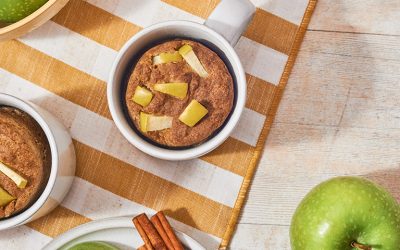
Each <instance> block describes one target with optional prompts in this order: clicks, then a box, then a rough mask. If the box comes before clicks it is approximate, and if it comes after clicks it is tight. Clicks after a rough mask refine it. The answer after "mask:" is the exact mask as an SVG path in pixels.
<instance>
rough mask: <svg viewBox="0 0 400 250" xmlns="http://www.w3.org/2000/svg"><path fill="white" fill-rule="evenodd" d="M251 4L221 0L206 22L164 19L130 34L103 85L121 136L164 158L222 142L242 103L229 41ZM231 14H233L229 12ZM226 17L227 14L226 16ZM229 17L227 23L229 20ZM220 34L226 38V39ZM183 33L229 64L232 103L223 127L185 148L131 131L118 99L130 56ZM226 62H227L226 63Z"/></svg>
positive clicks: (240, 78)
mask: <svg viewBox="0 0 400 250" xmlns="http://www.w3.org/2000/svg"><path fill="white" fill-rule="evenodd" d="M254 11H255V8H254V6H253V5H252V4H251V3H250V2H249V1H248V0H223V1H222V2H221V3H220V4H219V5H218V6H217V8H216V10H214V12H213V14H211V18H212V19H210V20H208V21H206V25H210V26H212V27H213V28H214V29H215V30H217V31H218V32H220V33H221V34H222V35H221V34H219V33H217V32H216V31H215V30H213V29H211V28H209V27H207V26H206V25H202V24H197V23H193V22H188V21H168V22H162V23H159V24H155V25H152V26H150V27H148V28H145V29H143V30H142V31H140V32H138V33H137V34H136V35H135V36H133V37H132V38H131V39H130V40H129V41H128V42H127V43H126V44H125V45H124V46H123V48H122V49H121V50H120V51H119V53H118V56H117V58H116V60H115V62H114V65H113V67H112V70H111V73H110V78H109V80H108V86H107V99H108V105H109V109H110V112H111V115H112V117H113V120H114V122H115V124H116V126H117V127H118V129H119V130H120V131H121V133H122V134H123V136H124V137H125V138H126V139H127V140H128V141H129V142H130V143H132V144H133V145H134V146H135V147H137V148H138V149H140V150H141V151H143V152H145V153H147V154H149V155H152V156H154V157H157V158H161V159H165V160H187V159H192V158H196V157H199V156H201V155H204V154H206V153H208V152H210V151H211V150H213V149H215V148H216V147H218V146H219V145H220V144H221V143H223V142H224V141H225V140H226V139H227V138H228V136H229V135H230V134H231V132H232V131H233V130H234V128H235V126H236V124H237V123H238V121H239V118H240V116H241V114H242V111H243V109H244V106H245V103H246V75H245V72H244V69H243V66H242V64H241V62H240V60H239V57H238V56H237V54H236V52H235V51H234V49H233V47H232V45H234V44H235V43H236V42H237V39H238V38H239V37H240V34H242V33H243V31H244V29H245V28H246V26H247V24H248V22H249V21H250V20H251V17H252V15H253V14H254ZM232 13H234V14H235V16H233V15H232ZM228 17H229V18H228ZM229 20H231V24H229V22H227V21H229ZM223 36H225V37H226V38H228V39H229V41H228V40H226V39H225V38H224V37H223ZM176 37H184V38H189V39H194V40H197V41H200V42H203V43H205V44H208V45H211V46H213V47H214V50H218V51H217V52H219V55H220V56H223V57H225V58H224V59H225V62H226V63H227V64H228V65H227V66H228V68H230V71H231V74H232V76H233V78H234V79H235V81H234V84H235V90H236V96H235V103H234V108H233V110H232V112H231V115H230V117H229V118H228V121H227V122H226V123H225V125H224V127H223V128H222V129H221V130H220V131H219V132H218V133H217V134H216V135H214V136H213V137H212V138H210V139H209V140H207V141H206V142H204V143H202V144H200V145H198V146H194V147H191V148H187V149H168V148H162V147H159V146H156V145H154V144H152V143H150V142H148V141H146V140H144V139H143V138H142V137H141V136H140V135H138V134H137V132H135V131H134V130H133V129H132V128H131V126H130V124H129V123H128V121H127V118H126V116H125V114H124V107H123V105H124V104H123V103H122V99H123V98H124V97H123V94H121V93H122V92H123V90H122V89H123V87H124V84H125V83H124V76H125V74H126V71H127V69H129V67H130V66H131V63H132V62H131V61H132V59H133V58H135V57H137V56H139V55H140V53H142V50H143V49H145V48H147V47H148V46H149V44H154V43H156V42H157V41H162V40H168V39H173V38H176ZM229 64H230V65H229Z"/></svg>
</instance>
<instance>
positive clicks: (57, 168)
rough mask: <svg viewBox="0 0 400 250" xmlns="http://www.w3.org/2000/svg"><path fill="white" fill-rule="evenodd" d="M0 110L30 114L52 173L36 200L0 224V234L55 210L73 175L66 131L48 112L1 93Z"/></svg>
mask: <svg viewBox="0 0 400 250" xmlns="http://www.w3.org/2000/svg"><path fill="white" fill-rule="evenodd" d="M0 106H10V107H14V108H17V109H20V110H22V111H24V112H26V113H27V114H29V115H30V116H31V117H32V118H33V119H35V120H36V122H37V123H38V124H39V125H40V127H41V128H42V129H43V131H44V133H45V135H46V137H47V140H48V142H49V145H50V151H51V169H50V176H49V180H48V181H47V184H46V186H45V188H44V190H43V192H42V193H41V195H40V196H39V198H38V199H37V200H36V201H35V202H34V203H33V204H32V205H31V206H30V207H28V208H27V209H25V210H24V211H23V212H21V213H19V214H17V215H15V216H11V217H9V218H4V219H1V220H0V230H3V229H8V228H12V227H15V226H19V225H23V224H25V223H27V222H29V221H32V220H35V219H38V218H40V217H42V216H44V215H46V214H47V213H49V212H50V211H52V210H53V209H54V208H55V207H56V206H58V205H59V204H60V203H61V201H62V200H63V199H64V197H65V195H66V194H67V193H68V191H69V189H70V187H71V184H72V181H73V179H74V175H75V165H76V158H75V150H74V145H73V143H72V140H71V136H70V135H69V133H68V132H67V130H66V129H65V127H64V126H63V125H62V124H61V123H60V122H59V121H58V120H57V119H56V118H55V117H54V116H53V115H51V114H50V113H49V112H47V111H46V110H44V109H42V108H40V107H38V106H36V105H35V104H33V103H30V102H26V101H23V100H21V99H19V98H17V97H14V96H11V95H7V94H2V93H0Z"/></svg>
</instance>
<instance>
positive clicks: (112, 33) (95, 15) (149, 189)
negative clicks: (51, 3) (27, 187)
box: [0, 0, 316, 249]
mask: <svg viewBox="0 0 400 250" xmlns="http://www.w3.org/2000/svg"><path fill="white" fill-rule="evenodd" d="M252 1H253V3H254V4H255V5H256V6H257V12H256V14H255V17H254V19H253V21H252V22H251V24H250V25H249V27H248V29H247V31H246V32H245V34H244V35H243V36H242V37H241V38H240V40H239V43H238V44H237V45H236V47H235V49H236V51H237V53H238V54H239V56H240V57H241V60H242V62H243V65H244V68H245V70H246V72H247V80H248V100H247V104H246V109H245V111H244V114H243V117H242V122H240V124H239V125H238V127H237V129H236V130H235V132H234V133H233V134H232V136H231V137H230V138H229V139H228V140H227V141H226V142H225V143H224V144H223V145H221V146H220V147H219V148H218V149H216V150H214V151H213V152H212V153H210V154H208V155H206V156H204V157H201V158H199V159H195V160H191V161H185V162H166V161H162V160H158V159H155V158H152V157H149V156H147V155H145V154H143V153H141V152H140V151H138V150H137V149H136V148H134V147H133V146H131V145H130V144H129V143H128V142H127V141H126V140H125V139H124V138H123V137H122V136H121V135H120V133H119V132H118V130H117V128H116V127H115V125H114V123H113V121H112V120H111V116H110V113H109V111H108V107H107V100H106V79H107V76H108V73H109V70H110V68H111V64H112V63H113V61H114V58H115V56H116V55H117V51H118V50H119V49H120V48H121V47H122V45H123V44H124V43H125V42H126V41H127V40H128V39H129V38H130V37H131V36H132V35H134V34H135V33H136V32H138V31H139V30H141V29H142V28H143V27H146V26H149V25H151V24H154V23H157V22H160V21H165V20H172V19H174V20H176V19H184V20H191V21H194V22H198V23H202V22H204V20H205V18H207V16H208V15H209V14H210V13H211V12H212V10H213V9H214V7H215V6H216V5H217V4H218V3H219V0H201V1H198V0H162V1H161V0H146V1H142V0H107V1H104V0H71V1H70V2H69V3H68V4H67V6H66V7H65V8H64V9H63V10H62V11H61V12H60V13H59V14H58V15H57V16H56V17H54V18H53V19H52V20H51V21H49V22H47V23H45V24H44V25H43V26H41V27H40V28H38V29H37V30H35V31H33V32H31V33H29V34H28V35H25V36H24V37H22V38H19V39H17V40H12V41H7V42H2V43H0V92H5V93H9V94H13V95H16V96H19V97H22V98H24V99H27V100H30V101H32V102H34V103H36V104H38V105H39V106H42V107H44V108H45V109H47V110H49V111H50V112H52V113H53V114H54V115H56V116H57V117H58V118H59V119H60V120H61V121H62V122H63V123H64V125H65V126H66V127H67V128H68V129H69V131H70V133H71V135H72V137H73V139H74V144H75V147H76V152H77V172H76V178H75V180H74V183H73V187H72V189H71V191H70V193H69V194H68V196H67V198H66V199H65V200H64V201H63V203H62V204H61V206H59V207H58V208H56V209H55V210H54V211H53V212H52V213H50V214H49V215H47V216H45V217H43V218H41V219H38V220H36V221H34V222H31V223H29V224H27V225H25V226H20V227H18V228H15V229H11V230H7V231H4V232H3V231H2V232H1V234H0V249H40V248H41V247H42V246H43V245H45V244H46V243H48V242H49V241H51V239H52V238H53V237H56V236H57V235H59V234H61V233H63V232H65V231H67V230H69V229H71V228H73V227H75V226H77V225H79V224H82V223H85V222H88V221H90V220H96V219H101V218H106V217H113V216H122V215H133V214H138V213H141V212H148V213H153V212H154V211H157V210H164V211H165V212H166V214H167V215H168V216H169V217H170V218H171V219H172V224H173V226H174V227H176V228H177V229H178V230H180V231H183V232H184V233H186V234H188V235H190V236H191V237H193V238H194V239H196V240H197V241H199V242H200V243H201V244H203V245H204V246H205V247H206V248H207V249H217V248H221V249H223V248H226V247H227V245H228V243H229V240H230V238H231V236H232V234H233V231H234V228H235V226H236V223H237V219H238V216H239V213H240V209H241V207H242V205H243V202H244V199H245V196H246V192H247V190H248V188H249V184H250V181H251V178H252V176H253V174H254V171H255V168H256V166H257V163H258V159H259V157H260V154H261V153H262V147H263V145H264V142H265V140H266V137H267V134H268V131H269V129H270V127H271V124H272V121H273V118H274V115H275V112H276V110H277V106H278V104H279V101H280V99H281V96H282V92H283V89H284V87H285V85H286V82H287V79H288V76H289V73H290V71H291V68H292V66H293V63H294V60H295V58H296V55H297V51H298V48H299V46H300V43H301V41H302V39H303V35H304V33H305V30H306V27H307V25H308V23H309V19H310V16H311V14H312V11H313V9H314V6H315V4H316V0H310V1H309V0H291V1H282V0H252Z"/></svg>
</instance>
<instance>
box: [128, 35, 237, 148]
mask: <svg viewBox="0 0 400 250" xmlns="http://www.w3.org/2000/svg"><path fill="white" fill-rule="evenodd" d="M233 99H234V87H233V79H232V76H231V74H230V73H229V70H228V68H227V67H226V65H225V63H224V62H223V60H222V59H221V58H220V57H219V56H218V55H217V54H216V53H215V52H214V51H212V50H211V49H209V48H207V47H206V46H204V45H202V44H201V43H198V42H195V41H191V40H172V41H167V42H164V43H162V44H159V45H157V46H155V47H153V48H151V49H149V50H147V51H146V52H145V53H144V54H143V55H142V56H141V57H140V58H139V60H138V61H137V63H136V64H135V65H134V67H133V69H132V70H131V73H130V75H129V79H128V83H127V89H126V93H125V103H126V108H127V111H128V114H129V118H130V119H131V121H132V123H133V124H134V126H135V127H136V129H137V130H138V131H140V133H141V134H142V135H143V136H145V137H146V138H148V139H150V140H151V141H153V142H155V143H157V144H161V145H164V146H168V147H186V146H193V145H197V144H200V143H202V142H204V141H205V140H207V139H208V138H209V137H211V136H212V135H213V133H214V132H216V131H217V130H218V129H219V128H220V127H221V126H222V125H223V124H224V122H225V120H226V119H227V117H228V116H229V114H230V112H231V110H232V106H233Z"/></svg>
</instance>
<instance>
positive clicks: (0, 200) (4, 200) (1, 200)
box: [0, 187, 15, 207]
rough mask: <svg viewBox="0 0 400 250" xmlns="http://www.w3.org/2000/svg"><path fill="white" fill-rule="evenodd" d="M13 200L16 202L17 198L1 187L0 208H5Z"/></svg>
mask: <svg viewBox="0 0 400 250" xmlns="http://www.w3.org/2000/svg"><path fill="white" fill-rule="evenodd" d="M13 200H15V197H13V196H11V195H10V194H9V193H7V191H6V190H4V189H2V188H1V187H0V207H4V206H5V205H7V204H8V203H10V202H11V201H13Z"/></svg>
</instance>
